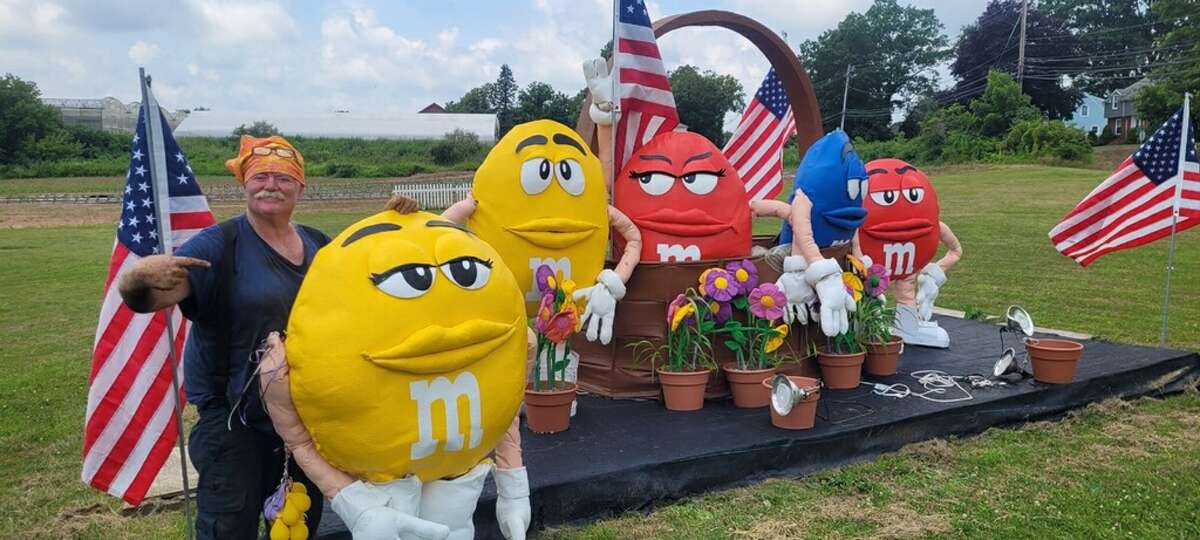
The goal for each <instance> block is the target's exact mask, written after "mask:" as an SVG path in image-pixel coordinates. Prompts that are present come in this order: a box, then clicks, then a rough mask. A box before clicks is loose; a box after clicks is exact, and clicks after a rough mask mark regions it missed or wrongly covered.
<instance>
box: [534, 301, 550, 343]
mask: <svg viewBox="0 0 1200 540" xmlns="http://www.w3.org/2000/svg"><path fill="white" fill-rule="evenodd" d="M552 316H554V294H553V293H548V294H544V295H542V302H541V303H540V304H538V310H537V314H536V315H535V316H534V322H533V327H534V329H535V330H537V331H538V333H539V334H545V333H546V329H547V328H548V326H547V325H548V324H549V323H550V318H551V317H552Z"/></svg>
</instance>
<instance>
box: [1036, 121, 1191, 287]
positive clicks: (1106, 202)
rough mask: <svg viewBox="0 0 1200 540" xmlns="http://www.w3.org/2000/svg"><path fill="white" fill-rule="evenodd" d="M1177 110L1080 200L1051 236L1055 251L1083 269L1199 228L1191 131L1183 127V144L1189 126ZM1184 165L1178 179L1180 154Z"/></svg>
mask: <svg viewBox="0 0 1200 540" xmlns="http://www.w3.org/2000/svg"><path fill="white" fill-rule="evenodd" d="M1185 111H1186V107H1185V108H1184V109H1180V110H1179V111H1178V112H1176V113H1175V114H1173V115H1171V117H1170V118H1169V119H1168V120H1167V122H1166V123H1165V124H1163V125H1162V127H1160V128H1158V131H1155V132H1154V134H1153V135H1151V136H1150V138H1149V139H1147V140H1146V142H1145V143H1143V144H1142V145H1141V146H1140V147H1138V149H1137V151H1136V152H1134V154H1133V155H1132V156H1129V157H1128V158H1126V159H1125V161H1124V162H1122V163H1121V165H1119V166H1118V167H1117V170H1116V172H1114V173H1113V175H1112V176H1110V177H1108V179H1106V180H1105V181H1104V182H1103V183H1102V184H1100V185H1099V186H1097V187H1096V189H1093V190H1092V192H1091V193H1089V194H1088V196H1087V197H1084V199H1083V200H1082V201H1080V203H1079V204H1078V205H1076V206H1075V209H1074V210H1071V212H1070V213H1068V214H1067V215H1066V217H1064V218H1063V219H1062V221H1061V222H1059V224H1058V225H1055V227H1054V229H1052V230H1051V231H1050V240H1051V241H1052V242H1054V248H1055V249H1057V250H1058V251H1059V252H1060V253H1062V254H1063V255H1066V256H1068V257H1070V258H1072V259H1074V260H1075V262H1078V263H1079V264H1081V265H1083V266H1087V265H1089V264H1091V263H1092V262H1093V261H1095V260H1096V259H1097V258H1098V257H1100V256H1102V255H1105V254H1107V253H1111V252H1113V251H1117V250H1122V249H1128V248H1131V247H1136V246H1140V245H1142V244H1147V243H1150V242H1153V241H1155V240H1158V239H1159V238H1162V237H1164V236H1167V235H1169V234H1170V233H1171V222H1172V219H1173V217H1172V214H1173V212H1174V211H1175V210H1178V212H1179V217H1178V222H1177V224H1176V230H1177V231H1182V230H1184V229H1187V228H1188V227H1191V226H1193V225H1196V224H1198V223H1200V163H1198V162H1197V160H1196V131H1195V129H1194V127H1193V126H1190V125H1188V126H1187V139H1186V144H1185V145H1181V144H1180V137H1181V135H1182V133H1183V128H1184V126H1185V125H1186V124H1190V122H1189V121H1188V119H1187V116H1186V114H1185ZM1181 146H1186V150H1185V151H1186V153H1187V154H1186V159H1185V160H1184V163H1183V171H1182V174H1180V170H1179V165H1180V160H1179V157H1180V148H1181Z"/></svg>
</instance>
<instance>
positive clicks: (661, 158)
mask: <svg viewBox="0 0 1200 540" xmlns="http://www.w3.org/2000/svg"><path fill="white" fill-rule="evenodd" d="M638 157H639V158H642V159H644V160H646V161H665V162H667V163H671V158H669V157H667V156H660V155H658V154H642V155H640V156H638Z"/></svg>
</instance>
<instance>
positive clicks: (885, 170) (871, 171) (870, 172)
mask: <svg viewBox="0 0 1200 540" xmlns="http://www.w3.org/2000/svg"><path fill="white" fill-rule="evenodd" d="M872 174H887V169H871V170H869V171H867V176H871V175H872Z"/></svg>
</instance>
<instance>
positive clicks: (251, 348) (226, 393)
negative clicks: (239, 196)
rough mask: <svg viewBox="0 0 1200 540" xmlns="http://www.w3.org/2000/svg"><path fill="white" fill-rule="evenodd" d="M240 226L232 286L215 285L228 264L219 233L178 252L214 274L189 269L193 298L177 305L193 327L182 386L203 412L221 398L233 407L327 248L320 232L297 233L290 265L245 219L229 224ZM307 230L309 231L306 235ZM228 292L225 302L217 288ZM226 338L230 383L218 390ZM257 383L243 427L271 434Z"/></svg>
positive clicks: (207, 233)
mask: <svg viewBox="0 0 1200 540" xmlns="http://www.w3.org/2000/svg"><path fill="white" fill-rule="evenodd" d="M233 222H234V223H235V224H236V226H237V239H236V241H235V245H234V248H235V251H234V265H235V266H234V270H233V272H232V281H233V282H232V283H220V281H221V280H222V271H221V265H223V264H225V263H226V261H223V260H222V259H223V258H224V256H225V241H224V237H223V236H222V234H221V227H220V226H219V225H214V226H211V227H208V228H207V229H204V230H203V231H201V232H200V233H199V234H197V235H196V236H195V237H194V238H192V239H191V240H188V241H187V243H185V244H184V245H183V246H181V247H180V248H179V250H177V251H176V252H175V255H177V256H180V257H195V258H197V259H203V260H206V261H208V262H209V263H211V264H212V267H211V268H192V269H190V271H189V273H188V284H189V285H190V286H191V294H190V295H188V297H187V298H186V299H185V300H184V301H183V302H180V304H179V306H180V308H182V310H183V315H184V316H185V317H187V318H188V319H190V320H191V321H192V323H193V326H192V331H191V333H190V334H189V335H188V341H187V346H186V347H185V351H184V356H183V371H184V381H185V384H184V387H185V390H186V393H187V400H188V402H190V403H192V404H194V405H196V406H198V407H203V406H205V405H212V404H214V403H218V404H219V403H220V401H219V400H220V399H224V400H225V403H227V404H228V405H229V406H230V407H233V406H234V404H235V403H237V402H238V398H239V396H242V395H243V388H246V377H247V375H248V374H249V373H251V372H253V370H254V367H253V366H254V365H255V364H254V362H255V361H256V359H255V358H254V353H255V351H256V350H257V349H259V348H260V347H261V345H262V344H263V343H264V341H265V340H266V338H267V335H268V334H270V333H271V332H273V331H279V332H283V331H284V330H286V329H287V320H288V314H289V313H291V310H292V303H293V302H294V301H295V299H296V293H297V291H299V290H300V282H301V281H302V280H303V279H304V274H305V273H306V272H307V271H308V266H309V264H311V263H312V259H313V255H314V254H316V252H317V250H318V249H320V248H321V246H324V245H325V244H327V243H328V242H329V237H328V236H326V235H325V234H323V233H320V232H319V231H315V230H312V229H305V228H304V227H296V229H297V232H298V233H299V234H300V239H301V240H302V241H303V243H304V262H303V263H301V264H300V265H295V264H292V263H291V262H290V261H288V260H287V259H286V258H284V257H283V256H282V255H280V254H279V253H276V252H275V250H274V249H272V248H271V246H269V245H267V243H266V242H265V241H263V239H262V238H261V237H259V236H258V233H257V232H255V231H254V228H253V227H251V226H250V222H249V221H248V220H247V219H246V216H245V215H240V216H237V217H235V218H233ZM310 231H311V233H310ZM226 287H228V288H229V289H228V291H227V292H226V293H224V298H227V299H228V302H229V304H230V305H229V307H228V308H226V307H224V306H223V305H222V304H223V303H224V301H225V300H224V299H223V295H222V288H226ZM225 335H228V337H229V344H228V346H227V347H228V348H227V350H228V351H229V357H228V360H227V361H226V362H224V365H226V366H228V375H227V376H228V379H227V381H228V382H227V384H226V385H225V388H220V382H219V381H220V379H221V378H222V376H223V375H224V374H223V373H221V372H222V371H224V370H223V369H222V368H221V364H222V362H220V361H219V359H218V358H217V355H218V354H219V352H220V351H222V350H226V349H225V347H222V346H221V344H220V343H219V342H220V341H221V339H222V337H223V336H225ZM257 389H258V386H257V384H251V385H250V386H249V388H248V389H246V390H245V393H244V396H243V397H242V400H241V403H240V404H239V405H238V413H239V414H243V415H244V417H245V418H246V422H247V424H248V425H250V426H252V427H254V428H257V429H259V430H262V431H265V432H272V431H273V429H272V427H271V421H270V418H268V417H267V415H266V413H265V412H264V411H263V407H262V401H261V400H260V399H259V397H258V391H257Z"/></svg>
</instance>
